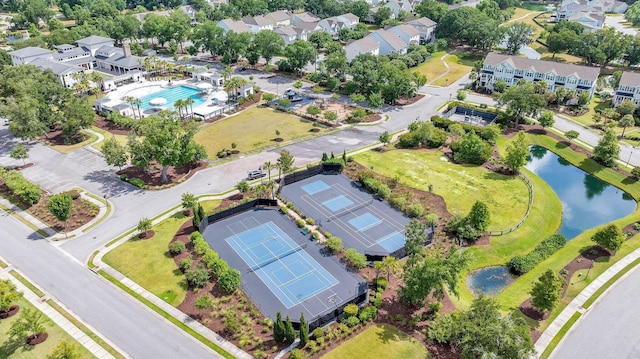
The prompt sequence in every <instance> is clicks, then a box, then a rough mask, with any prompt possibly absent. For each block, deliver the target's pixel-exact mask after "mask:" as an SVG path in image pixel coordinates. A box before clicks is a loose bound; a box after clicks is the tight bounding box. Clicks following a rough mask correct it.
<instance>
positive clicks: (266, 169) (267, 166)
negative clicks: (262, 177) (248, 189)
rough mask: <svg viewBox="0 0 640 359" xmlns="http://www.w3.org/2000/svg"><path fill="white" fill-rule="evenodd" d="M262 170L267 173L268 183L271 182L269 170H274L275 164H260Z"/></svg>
mask: <svg viewBox="0 0 640 359" xmlns="http://www.w3.org/2000/svg"><path fill="white" fill-rule="evenodd" d="M262 169H263V170H265V171H267V176H268V177H267V178H268V181H269V182H271V170H274V169H276V164H275V163H271V161H267V162H265V163H263V164H262Z"/></svg>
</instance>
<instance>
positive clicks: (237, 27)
mask: <svg viewBox="0 0 640 359" xmlns="http://www.w3.org/2000/svg"><path fill="white" fill-rule="evenodd" d="M217 25H218V27H220V28H221V29H222V30H224V33H225V34H226V33H227V32H229V31H233V32H235V33H237V34H241V33H243V32H253V31H252V30H251V29H250V28H249V26H247V24H245V23H244V22H242V21H235V20H231V19H224V20H220V21H218V23H217Z"/></svg>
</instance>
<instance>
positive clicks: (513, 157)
mask: <svg viewBox="0 0 640 359" xmlns="http://www.w3.org/2000/svg"><path fill="white" fill-rule="evenodd" d="M528 155H529V146H528V145H527V139H526V136H525V134H524V131H520V132H518V136H517V137H516V138H515V140H514V141H512V142H511V143H509V145H508V146H507V155H506V156H505V158H504V162H505V164H506V165H507V167H508V168H509V169H510V170H511V172H513V173H518V171H519V170H520V168H522V166H524V165H525V164H526V163H527V156H528Z"/></svg>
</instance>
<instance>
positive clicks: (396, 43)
mask: <svg viewBox="0 0 640 359" xmlns="http://www.w3.org/2000/svg"><path fill="white" fill-rule="evenodd" d="M373 34H378V36H379V37H380V38H381V39H382V40H384V42H386V43H387V44H389V46H391V47H392V48H393V49H394V50H395V51H398V50H401V49H404V48H406V47H407V43H406V42H404V41H403V40H402V39H401V38H399V37H398V35H396V34H394V33H392V32H389V31H385V30H376V31H374V32H373V33H372V34H371V35H373ZM371 35H369V36H371ZM373 39H374V40H377V38H376V37H374V38H373Z"/></svg>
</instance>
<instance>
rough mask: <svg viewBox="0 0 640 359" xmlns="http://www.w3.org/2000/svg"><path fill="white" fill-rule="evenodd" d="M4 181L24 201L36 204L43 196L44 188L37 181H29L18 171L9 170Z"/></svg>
mask: <svg viewBox="0 0 640 359" xmlns="http://www.w3.org/2000/svg"><path fill="white" fill-rule="evenodd" d="M4 183H5V185H7V188H9V190H10V191H11V193H13V194H14V195H15V196H17V197H19V198H20V199H22V200H23V201H24V202H26V203H29V204H34V203H36V202H38V201H39V200H40V198H42V189H40V186H38V185H37V184H35V183H31V182H29V181H27V179H25V178H24V177H23V176H22V173H20V172H18V171H9V172H7V173H6V175H5V176H4Z"/></svg>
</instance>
